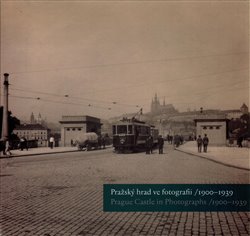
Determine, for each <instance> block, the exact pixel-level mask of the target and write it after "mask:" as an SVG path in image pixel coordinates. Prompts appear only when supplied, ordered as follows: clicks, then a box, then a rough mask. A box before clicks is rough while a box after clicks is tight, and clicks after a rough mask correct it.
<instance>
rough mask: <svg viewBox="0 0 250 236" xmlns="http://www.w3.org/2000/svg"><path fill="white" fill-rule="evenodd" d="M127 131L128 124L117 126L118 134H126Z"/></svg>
mask: <svg viewBox="0 0 250 236" xmlns="http://www.w3.org/2000/svg"><path fill="white" fill-rule="evenodd" d="M126 133H127V125H118V126H117V134H126Z"/></svg>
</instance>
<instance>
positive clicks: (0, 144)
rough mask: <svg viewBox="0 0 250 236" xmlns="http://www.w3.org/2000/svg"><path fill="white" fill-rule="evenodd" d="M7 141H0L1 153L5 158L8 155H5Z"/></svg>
mask: <svg viewBox="0 0 250 236" xmlns="http://www.w3.org/2000/svg"><path fill="white" fill-rule="evenodd" d="M5 149H6V148H5V141H4V139H1V140H0V153H2V152H3V155H4V156H5V155H6V153H5Z"/></svg>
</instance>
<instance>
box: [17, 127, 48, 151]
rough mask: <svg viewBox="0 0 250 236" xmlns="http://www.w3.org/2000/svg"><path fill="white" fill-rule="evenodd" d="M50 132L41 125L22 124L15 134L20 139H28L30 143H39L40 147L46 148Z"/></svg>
mask: <svg viewBox="0 0 250 236" xmlns="http://www.w3.org/2000/svg"><path fill="white" fill-rule="evenodd" d="M49 132H50V130H49V129H48V128H46V127H44V126H42V125H41V124H22V125H19V126H17V127H16V128H15V129H14V130H13V133H14V134H16V135H17V136H18V138H22V137H24V138H26V139H27V140H28V141H37V145H38V147H46V146H47V142H48V136H49Z"/></svg>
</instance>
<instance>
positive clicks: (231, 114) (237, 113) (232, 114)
mask: <svg viewBox="0 0 250 236" xmlns="http://www.w3.org/2000/svg"><path fill="white" fill-rule="evenodd" d="M223 112H224V113H225V114H226V115H227V119H230V120H231V119H239V118H240V117H241V116H242V115H244V114H248V106H247V105H246V104H245V103H243V104H242V106H241V107H240V109H233V110H224V111H223Z"/></svg>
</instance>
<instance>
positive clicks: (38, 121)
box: [37, 113, 42, 125]
mask: <svg viewBox="0 0 250 236" xmlns="http://www.w3.org/2000/svg"><path fill="white" fill-rule="evenodd" d="M37 123H38V124H40V125H41V124H42V116H41V114H40V113H39V115H38V118H37Z"/></svg>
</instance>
